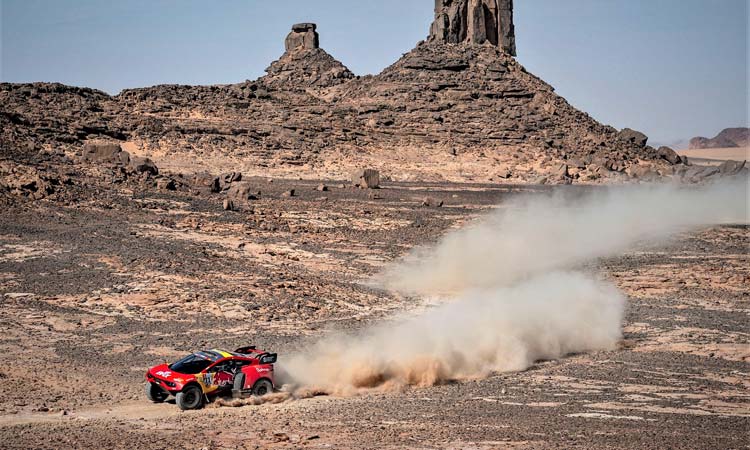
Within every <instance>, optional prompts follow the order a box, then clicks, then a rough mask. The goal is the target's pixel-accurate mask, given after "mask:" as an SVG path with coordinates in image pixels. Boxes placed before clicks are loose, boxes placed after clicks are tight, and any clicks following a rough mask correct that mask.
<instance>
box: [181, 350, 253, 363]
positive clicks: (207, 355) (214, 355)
mask: <svg viewBox="0 0 750 450" xmlns="http://www.w3.org/2000/svg"><path fill="white" fill-rule="evenodd" d="M194 355H196V356H197V357H199V358H203V359H206V360H209V361H212V362H216V361H218V360H220V359H224V358H245V359H248V358H254V357H255V356H257V355H252V354H245V353H235V352H228V351H225V350H219V349H212V350H201V351H199V352H195V353H194Z"/></svg>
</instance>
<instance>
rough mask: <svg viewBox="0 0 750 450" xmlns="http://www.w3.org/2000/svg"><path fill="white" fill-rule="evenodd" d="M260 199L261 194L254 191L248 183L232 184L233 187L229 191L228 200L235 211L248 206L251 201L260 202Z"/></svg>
mask: <svg viewBox="0 0 750 450" xmlns="http://www.w3.org/2000/svg"><path fill="white" fill-rule="evenodd" d="M259 198H260V192H258V190H257V189H254V188H253V186H252V185H251V184H250V183H249V182H247V181H238V182H236V183H232V186H231V187H230V188H229V190H228V191H227V200H229V201H230V202H231V205H232V208H233V209H234V208H242V207H244V206H247V205H248V204H249V202H250V201H252V200H258V199H259Z"/></svg>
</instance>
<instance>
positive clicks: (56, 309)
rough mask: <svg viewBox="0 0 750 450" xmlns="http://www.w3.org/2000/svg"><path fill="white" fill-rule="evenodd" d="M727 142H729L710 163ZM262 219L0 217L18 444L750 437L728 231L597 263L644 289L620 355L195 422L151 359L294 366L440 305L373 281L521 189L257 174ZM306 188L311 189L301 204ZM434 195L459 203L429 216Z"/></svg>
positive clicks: (746, 268)
mask: <svg viewBox="0 0 750 450" xmlns="http://www.w3.org/2000/svg"><path fill="white" fill-rule="evenodd" d="M712 151H713V150H712ZM252 181H253V182H254V183H257V185H258V187H259V189H260V190H262V192H263V196H262V199H261V200H258V201H257V202H255V203H254V204H253V207H252V208H251V210H246V211H243V212H232V211H224V210H223V209H222V208H221V203H220V201H217V200H216V199H214V198H211V197H206V196H201V195H193V194H191V193H188V192H169V191H163V192H159V191H154V190H139V189H137V188H132V187H127V186H125V187H123V188H120V189H99V188H96V187H92V188H91V189H90V190H88V191H87V193H86V194H85V195H80V196H79V197H77V199H76V200H75V201H71V202H67V203H66V202H52V201H46V200H42V201H38V202H34V203H24V204H19V205H15V206H11V207H9V208H8V209H6V210H4V211H2V212H0V301H1V302H2V309H0V311H1V312H0V321H2V328H3V335H2V338H1V339H0V350H1V351H2V354H4V355H6V356H5V361H4V364H3V368H2V372H0V380H2V384H3V385H4V386H3V388H4V389H3V391H4V394H3V395H2V396H1V397H0V447H2V448H9V449H10V448H19V449H20V448H50V449H59V448H128V449H132V448H154V449H157V448H194V449H202V448H209V449H215V448H216V449H219V448H248V449H255V448H393V449H397V448H456V449H458V448H468V449H485V448H486V449H525V448H534V449H536V448H612V449H629V448H635V447H638V448H653V449H657V448H659V449H661V448H685V449H687V448H691V449H693V448H705V449H719V448H727V449H731V448H733V449H740V448H748V446H750V435H749V434H748V430H750V331H749V330H748V315H749V314H750V291H749V290H748V283H750V264H749V262H750V261H749V260H750V256H748V248H749V247H748V246H749V245H750V230H749V229H748V227H747V226H742V225H736V226H733V225H726V226H718V227H712V228H707V229H700V230H696V231H693V232H689V233H683V234H680V235H678V236H676V237H675V238H673V239H672V240H671V241H669V242H668V243H664V244H661V245H658V246H654V245H642V246H638V247H636V248H632V249H630V250H629V251H628V252H627V253H626V254H623V255H621V256H619V257H615V258H608V259H603V260H600V261H598V262H597V263H595V264H591V265H589V266H587V267H586V270H587V271H591V272H595V273H597V274H600V275H601V276H603V277H605V278H607V279H610V280H612V281H613V282H614V283H615V284H616V285H617V286H618V287H619V288H620V289H621V290H622V291H623V292H624V293H625V294H626V295H627V297H628V306H627V313H626V319H625V323H624V339H623V340H622V341H621V343H620V345H619V347H618V348H617V349H616V350H613V351H606V352H596V353H592V354H576V355H570V356H567V357H564V358H561V359H558V360H552V361H540V362H538V363H536V364H535V365H534V366H533V367H531V368H530V369H529V370H526V371H523V372H518V373H495V374H492V375H491V376H489V377H487V378H484V379H477V380H470V381H460V382H449V383H444V384H440V385H437V386H434V387H424V388H417V387H405V388H400V389H375V390H366V391H362V392H361V393H359V394H358V395H348V396H335V395H320V396H313V397H310V398H300V399H296V400H289V399H287V400H285V401H283V402H280V403H274V402H270V403H264V404H259V405H246V406H242V407H227V406H219V404H218V403H213V404H210V405H208V407H206V408H205V409H202V410H198V411H189V412H181V411H180V410H179V409H178V408H177V407H176V406H175V405H174V403H173V402H172V403H165V404H151V403H149V402H148V401H147V400H146V399H145V397H144V395H143V387H144V382H145V380H144V373H145V371H146V370H147V368H148V367H150V366H152V365H155V364H158V363H161V362H163V361H165V360H174V359H176V358H177V357H179V356H181V355H183V354H186V353H188V352H190V351H193V350H196V349H200V348H214V347H227V348H236V347H238V346H241V345H247V344H251V343H252V344H257V345H259V346H261V347H262V348H265V349H267V350H272V351H276V352H278V353H279V355H280V361H279V364H283V360H284V355H285V354H289V353H291V352H293V351H295V350H297V349H299V348H300V347H301V346H302V345H303V344H304V343H306V342H309V341H310V340H314V339H316V338H317V337H319V336H324V335H326V334H328V333H330V332H331V330H349V331H356V330H359V329H362V328H364V327H366V326H368V325H369V324H372V323H378V322H382V321H386V320H388V319H389V317H392V316H393V315H394V314H396V313H399V312H402V311H408V310H412V309H415V308H420V307H425V305H424V300H422V299H420V298H412V297H408V296H401V295H396V294H392V293H389V292H385V291H381V290H379V289H376V288H373V287H369V285H367V284H365V283H363V281H366V280H367V279H368V278H369V277H371V276H372V275H374V274H376V273H378V272H379V271H380V270H381V269H382V268H383V267H384V266H385V265H386V264H388V263H389V262H390V261H393V260H396V259H398V258H400V257H401V256H403V255H405V254H406V253H408V251H409V250H410V249H411V248H413V247H415V246H418V245H425V244H431V243H433V242H435V241H437V240H438V239H439V238H440V236H442V235H443V234H444V233H445V232H446V231H447V230H450V229H452V228H457V227H460V226H462V225H464V224H466V223H467V222H469V221H471V220H472V219H474V218H476V217H478V216H480V215H481V214H483V213H485V212H487V211H489V210H491V209H493V208H495V207H498V206H502V205H503V204H505V203H506V202H508V201H509V200H510V199H513V198H515V197H516V196H518V195H521V194H522V193H523V194H530V195H537V194H540V193H543V192H545V191H548V190H550V189H600V188H599V187H573V186H561V187H549V186H544V187H535V186H525V187H524V186H512V185H497V184H493V185H488V184H461V185H459V184H447V183H385V185H384V186H383V189H380V190H377V191H374V192H376V195H373V192H372V191H371V192H368V191H365V190H359V189H355V188H352V187H350V186H348V185H347V184H341V182H336V181H334V182H331V181H329V182H326V184H327V186H328V187H329V189H328V190H327V191H319V190H317V189H316V187H317V186H319V184H320V182H314V181H299V180H269V179H266V178H256V179H253V180H252ZM290 189H295V191H296V193H297V195H296V196H294V197H284V196H283V194H284V193H285V192H287V191H289V190H290ZM425 197H432V198H436V199H439V200H442V201H443V202H444V205H443V207H441V208H438V207H434V206H423V203H424V202H423V199H424V198H425Z"/></svg>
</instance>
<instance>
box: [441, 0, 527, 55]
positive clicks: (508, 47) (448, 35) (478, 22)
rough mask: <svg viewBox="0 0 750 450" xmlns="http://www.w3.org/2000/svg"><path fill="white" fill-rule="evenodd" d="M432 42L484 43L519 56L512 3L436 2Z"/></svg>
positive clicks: (485, 0) (476, 0)
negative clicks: (517, 53)
mask: <svg viewBox="0 0 750 450" xmlns="http://www.w3.org/2000/svg"><path fill="white" fill-rule="evenodd" d="M429 40H430V41H432V42H442V43H445V44H464V43H467V44H485V43H489V44H492V45H495V46H498V47H500V48H501V49H502V50H503V51H505V52H506V53H508V54H510V55H513V56H516V35H515V28H514V25H513V0H435V21H434V22H433V23H432V27H431V29H430V37H429Z"/></svg>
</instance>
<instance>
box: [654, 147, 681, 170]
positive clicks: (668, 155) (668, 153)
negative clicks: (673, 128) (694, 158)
mask: <svg viewBox="0 0 750 450" xmlns="http://www.w3.org/2000/svg"><path fill="white" fill-rule="evenodd" d="M656 153H657V154H658V155H659V157H660V158H661V159H663V160H665V161H667V162H669V164H672V165H673V166H674V165H676V164H680V163H681V162H682V158H680V155H678V154H677V152H675V151H674V150H672V149H671V148H669V147H666V146H662V147H659V150H657V151H656Z"/></svg>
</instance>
